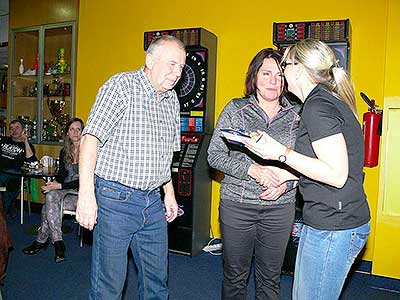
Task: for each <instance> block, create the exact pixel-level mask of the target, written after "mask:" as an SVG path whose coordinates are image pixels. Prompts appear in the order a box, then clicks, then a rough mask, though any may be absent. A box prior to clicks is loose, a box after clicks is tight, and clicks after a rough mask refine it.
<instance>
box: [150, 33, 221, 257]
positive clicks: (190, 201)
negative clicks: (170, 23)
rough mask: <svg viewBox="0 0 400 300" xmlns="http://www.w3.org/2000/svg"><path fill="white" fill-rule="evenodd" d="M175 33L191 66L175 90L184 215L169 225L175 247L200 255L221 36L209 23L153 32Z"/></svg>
mask: <svg viewBox="0 0 400 300" xmlns="http://www.w3.org/2000/svg"><path fill="white" fill-rule="evenodd" d="M166 34H168V35H172V36H174V37H176V38H178V39H180V40H181V41H182V42H183V43H184V44H185V46H186V52H187V54H186V65H185V67H184V69H183V72H182V77H181V79H180V81H179V82H178V83H177V85H176V87H175V90H176V92H177V95H178V98H179V102H180V109H181V111H180V117H181V151H180V152H177V153H175V154H174V158H173V163H172V180H173V184H174V189H175V196H176V199H177V202H178V206H179V208H180V212H182V213H183V215H180V216H178V217H177V218H176V219H175V220H174V221H173V222H172V223H170V224H169V225H168V242H169V250H170V251H173V252H177V253H181V254H186V255H191V256H194V255H197V254H199V253H200V252H201V250H202V249H203V247H204V246H205V245H206V244H207V243H208V241H209V239H210V217H211V215H210V212H211V176H210V170H209V166H208V163H207V148H208V144H209V142H210V139H211V134H212V131H213V128H214V115H215V76H216V58H217V37H216V36H215V35H214V34H213V33H211V32H209V31H207V30H205V29H203V28H188V29H174V30H161V31H149V32H145V33H144V49H145V50H146V49H147V48H148V46H149V45H150V43H151V41H152V40H153V38H155V37H157V36H160V35H166Z"/></svg>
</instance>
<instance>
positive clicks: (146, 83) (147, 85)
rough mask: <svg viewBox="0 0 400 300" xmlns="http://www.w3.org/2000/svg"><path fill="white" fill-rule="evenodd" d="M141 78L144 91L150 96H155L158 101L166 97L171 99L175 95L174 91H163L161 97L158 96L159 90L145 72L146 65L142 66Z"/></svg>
mask: <svg viewBox="0 0 400 300" xmlns="http://www.w3.org/2000/svg"><path fill="white" fill-rule="evenodd" d="M139 78H140V81H141V83H142V85H143V88H144V91H145V93H146V94H147V96H149V97H150V98H155V99H157V100H158V101H162V100H164V99H169V98H171V97H172V95H173V93H174V92H173V91H166V92H164V93H161V94H160V95H159V97H157V91H156V89H155V88H154V87H153V84H152V83H151V81H150V79H149V78H148V77H147V76H146V73H145V72H144V66H143V67H141V68H140V70H139Z"/></svg>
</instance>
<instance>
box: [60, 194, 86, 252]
mask: <svg viewBox="0 0 400 300" xmlns="http://www.w3.org/2000/svg"><path fill="white" fill-rule="evenodd" d="M68 196H72V197H76V198H78V192H70V193H67V194H65V195H64V197H63V198H62V199H61V210H60V211H61V216H60V217H61V221H62V219H63V217H64V215H69V216H76V211H75V210H71V209H67V208H64V200H65V198H66V197H68ZM78 236H79V246H80V247H83V229H82V228H81V225H80V224H79V223H78Z"/></svg>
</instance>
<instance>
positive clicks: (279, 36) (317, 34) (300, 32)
mask: <svg viewBox="0 0 400 300" xmlns="http://www.w3.org/2000/svg"><path fill="white" fill-rule="evenodd" d="M273 31H274V36H273V43H274V45H275V46H277V47H278V49H279V50H280V51H281V52H282V53H283V52H284V50H285V49H286V48H287V47H288V46H289V45H291V44H295V43H296V42H298V41H300V40H303V39H306V38H314V39H317V40H320V41H323V42H324V43H326V44H328V45H329V46H330V47H331V48H332V50H333V52H334V53H335V56H336V58H337V60H338V64H339V67H342V68H344V69H345V70H347V71H348V70H349V67H350V64H349V57H350V43H349V34H350V21H349V20H348V19H346V20H333V21H312V22H289V23H274V28H273ZM298 199H299V200H300V201H297V203H296V215H295V220H294V222H293V229H292V233H291V236H290V239H289V243H288V246H287V248H286V254H285V260H284V262H283V266H282V272H283V273H289V274H293V272H294V266H295V260H296V254H297V247H298V243H299V238H300V236H301V228H302V226H303V218H302V209H301V206H302V200H301V197H300V196H299V197H298Z"/></svg>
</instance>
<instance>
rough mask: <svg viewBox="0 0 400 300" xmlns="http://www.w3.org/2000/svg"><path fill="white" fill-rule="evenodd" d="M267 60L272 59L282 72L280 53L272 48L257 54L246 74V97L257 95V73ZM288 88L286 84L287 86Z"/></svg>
mask: <svg viewBox="0 0 400 300" xmlns="http://www.w3.org/2000/svg"><path fill="white" fill-rule="evenodd" d="M266 58H272V59H274V60H275V62H276V64H277V65H278V67H279V69H280V70H281V71H282V73H283V70H282V68H281V64H280V63H281V59H282V55H281V54H280V53H279V51H277V50H274V49H272V48H266V49H262V50H261V51H260V52H258V53H257V55H256V56H254V58H253V59H252V61H251V63H250V65H249V69H248V70H247V74H246V81H245V85H246V90H245V93H244V96H245V97H249V96H250V95H256V94H257V73H258V71H259V70H260V68H261V66H262V64H263V62H264V59H266ZM285 86H286V84H285Z"/></svg>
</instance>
